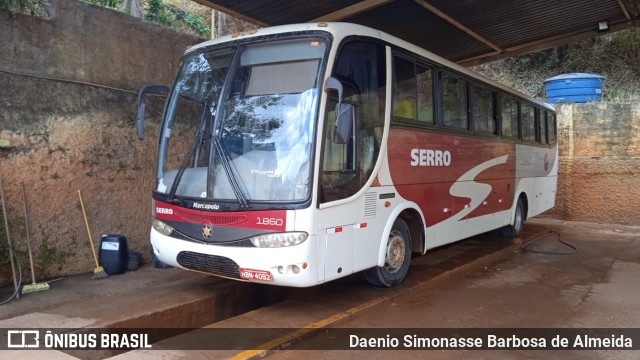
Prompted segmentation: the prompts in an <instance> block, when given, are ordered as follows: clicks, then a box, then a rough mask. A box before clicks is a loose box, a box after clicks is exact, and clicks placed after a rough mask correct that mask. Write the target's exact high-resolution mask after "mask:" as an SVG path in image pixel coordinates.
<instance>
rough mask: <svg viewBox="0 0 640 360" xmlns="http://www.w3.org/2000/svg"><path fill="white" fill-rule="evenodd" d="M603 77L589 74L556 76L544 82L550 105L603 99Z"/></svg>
mask: <svg viewBox="0 0 640 360" xmlns="http://www.w3.org/2000/svg"><path fill="white" fill-rule="evenodd" d="M603 80H604V77H603V76H600V75H597V74H587V73H571V74H563V75H558V76H554V77H552V78H549V79H547V80H545V81H544V88H545V93H546V97H547V102H549V103H561V102H575V103H585V102H589V101H600V99H602V81H603Z"/></svg>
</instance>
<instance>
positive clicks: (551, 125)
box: [547, 114, 557, 144]
mask: <svg viewBox="0 0 640 360" xmlns="http://www.w3.org/2000/svg"><path fill="white" fill-rule="evenodd" d="M547 136H548V139H549V144H555V142H556V137H557V130H556V114H547Z"/></svg>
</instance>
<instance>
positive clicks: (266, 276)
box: [240, 268, 271, 281]
mask: <svg viewBox="0 0 640 360" xmlns="http://www.w3.org/2000/svg"><path fill="white" fill-rule="evenodd" d="M240 277H241V278H243V279H245V280H259V281H271V273H270V272H268V271H264V270H253V269H242V268H241V269H240Z"/></svg>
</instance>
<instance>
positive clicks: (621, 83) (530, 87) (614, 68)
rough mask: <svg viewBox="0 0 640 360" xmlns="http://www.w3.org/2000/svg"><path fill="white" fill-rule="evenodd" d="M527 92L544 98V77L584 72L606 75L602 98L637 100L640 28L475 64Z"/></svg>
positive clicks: (609, 99) (639, 82)
mask: <svg viewBox="0 0 640 360" xmlns="http://www.w3.org/2000/svg"><path fill="white" fill-rule="evenodd" d="M474 70H476V71H478V72H480V73H482V74H484V75H485V76H488V77H490V78H493V79H494V80H497V81H499V82H501V83H503V84H505V85H507V86H510V87H513V88H515V89H517V90H520V91H522V92H524V93H525V94H527V95H531V96H535V97H538V98H543V97H544V80H545V79H548V78H550V77H552V76H556V75H560V74H564V73H572V72H586V73H596V74H599V75H603V76H604V77H605V81H604V85H603V93H602V94H603V100H606V101H620V100H622V101H625V100H638V99H640V30H638V29H631V30H624V31H619V32H615V33H609V34H605V35H602V36H599V37H596V38H591V39H587V40H583V41H579V42H576V43H572V44H569V45H565V46H561V47H557V48H554V49H548V50H543V51H540V52H537V53H532V54H528V55H524V56H519V57H515V58H512V59H506V60H500V61H495V62H493V63H489V64H485V65H480V66H476V67H474Z"/></svg>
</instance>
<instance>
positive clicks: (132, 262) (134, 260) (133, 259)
mask: <svg viewBox="0 0 640 360" xmlns="http://www.w3.org/2000/svg"><path fill="white" fill-rule="evenodd" d="M141 258H142V254H140V253H139V252H136V251H129V260H128V262H127V270H128V271H135V270H138V268H139V267H140V259H141Z"/></svg>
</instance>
